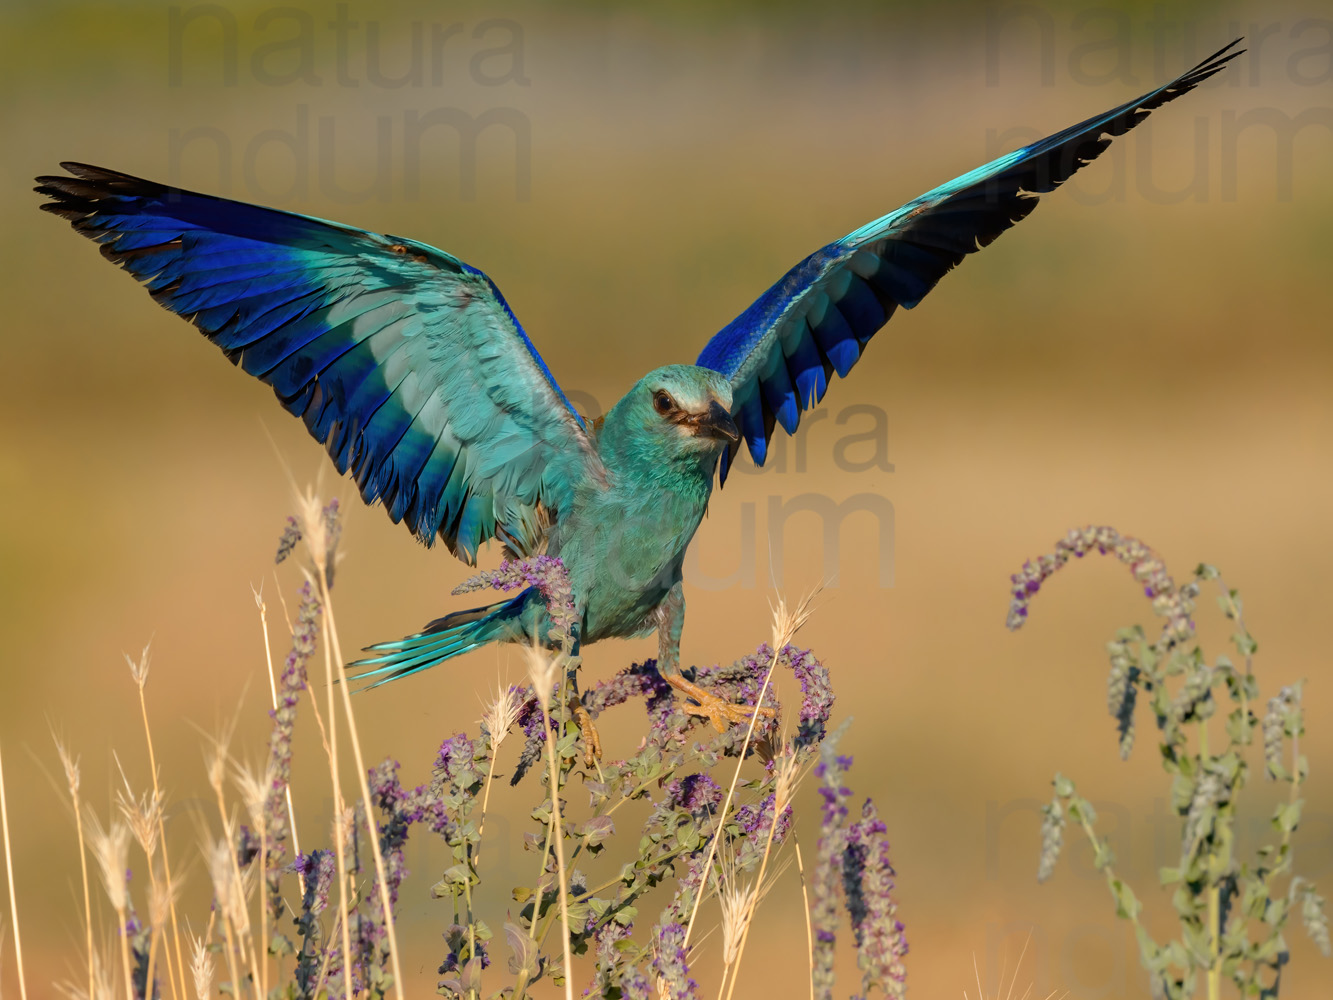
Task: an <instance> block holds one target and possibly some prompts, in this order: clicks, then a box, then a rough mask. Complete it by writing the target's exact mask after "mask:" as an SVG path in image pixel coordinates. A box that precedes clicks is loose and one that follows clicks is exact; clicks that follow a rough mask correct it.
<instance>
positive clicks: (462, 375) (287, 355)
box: [36, 38, 1244, 729]
mask: <svg viewBox="0 0 1333 1000" xmlns="http://www.w3.org/2000/svg"><path fill="white" fill-rule="evenodd" d="M1241 41H1242V39H1239V38H1238V39H1236V40H1235V41H1233V42H1232V43H1231V44H1230V45H1227V46H1225V47H1224V48H1222V49H1220V50H1218V51H1217V52H1215V53H1214V54H1213V55H1211V56H1209V57H1208V58H1207V59H1205V60H1203V61H1202V62H1200V63H1199V64H1198V65H1196V66H1195V67H1193V68H1192V69H1190V70H1188V71H1187V72H1185V73H1183V74H1181V75H1180V76H1178V77H1176V78H1175V79H1174V80H1172V81H1171V82H1169V83H1167V84H1165V85H1163V86H1161V87H1158V88H1157V89H1155V90H1151V91H1149V92H1148V93H1146V94H1144V95H1143V96H1141V97H1139V98H1137V99H1136V100H1132V101H1129V102H1127V103H1125V104H1121V105H1120V106H1118V107H1116V108H1112V109H1111V110H1109V111H1107V112H1105V113H1103V114H1100V115H1097V116H1095V117H1092V118H1089V119H1087V120H1086V121H1083V122H1080V123H1079V124H1076V125H1073V126H1070V127H1069V128H1066V129H1064V130H1062V131H1059V132H1056V133H1054V134H1053V135H1050V136H1048V137H1047V138H1044V139H1041V140H1039V141H1037V142H1033V143H1031V144H1029V145H1026V146H1023V147H1022V148H1020V149H1017V150H1015V151H1013V152H1010V153H1007V154H1005V155H1002V156H1000V157H998V158H997V159H994V160H992V161H991V162H989V163H987V164H985V165H984V166H981V167H978V168H976V169H974V170H971V171H969V172H968V173H965V174H962V175H961V176H959V177H956V178H954V179H953V180H951V181H948V182H947V183H945V184H942V185H940V186H939V187H936V188H934V189H932V190H930V191H928V192H926V193H925V194H923V195H921V196H919V197H917V198H914V199H912V200H911V201H908V202H907V203H906V204H904V205H903V206H902V207H901V208H898V209H896V210H894V211H892V212H890V213H888V214H887V215H884V216H881V217H880V218H877V219H875V220H874V221H872V222H870V223H868V224H866V225H864V226H862V227H861V228H859V229H857V230H855V231H854V232H851V233H849V234H847V235H846V236H844V237H842V238H841V239H837V240H834V241H833V242H831V243H829V244H827V245H826V246H823V247H821V248H820V249H818V250H816V251H815V252H814V253H812V254H810V255H809V256H808V257H806V258H804V259H803V260H801V261H800V262H799V263H798V264H796V265H795V266H794V267H793V268H791V270H789V271H788V272H787V273H786V274H785V275H783V276H782V278H781V279H780V280H778V281H777V283H775V284H774V285H773V286H772V287H770V288H769V289H768V290H767V291H765V292H764V293H763V294H762V295H760V296H759V298H758V299H757V300H756V301H755V302H754V303H753V304H751V305H750V306H749V307H748V308H747V309H745V310H744V311H743V312H742V313H741V314H740V315H739V316H737V317H736V318H735V319H734V320H732V321H731V322H730V323H728V324H727V325H726V326H725V327H723V329H722V330H721V331H720V332H718V333H717V334H716V335H715V336H713V337H712V338H711V339H710V340H709V341H708V342H707V343H706V345H705V346H704V348H703V351H702V353H700V354H699V356H698V358H697V360H696V361H695V363H694V364H693V365H686V364H669V365H666V366H664V367H660V368H657V369H655V370H653V371H651V372H649V373H648V374H646V375H645V376H643V377H642V378H641V379H639V380H638V381H637V382H635V383H634V385H633V386H632V387H631V388H630V389H629V391H628V392H626V393H625V395H624V396H623V397H622V398H621V399H620V400H619V401H618V402H616V404H615V405H614V406H612V407H611V408H610V410H609V411H607V413H606V414H605V416H604V417H603V418H601V419H599V420H596V421H594V420H590V419H586V418H585V417H584V416H583V415H581V414H580V413H579V412H578V411H577V410H576V409H575V407H574V406H573V405H572V404H571V403H570V401H569V399H568V398H567V397H566V395H565V394H564V392H563V391H562V390H561V388H560V386H559V384H558V383H557V382H556V379H555V377H554V376H553V375H552V373H551V371H550V370H549V369H548V368H547V366H546V364H545V362H543V360H542V358H541V356H540V355H539V354H538V353H537V349H536V347H535V346H534V345H533V342H532V341H531V340H530V339H529V337H528V335H527V333H526V332H525V331H524V329H523V327H522V326H521V325H520V324H519V321H518V319H517V318H516V317H515V316H514V313H513V312H512V310H511V309H510V307H509V305H508V303H507V302H506V301H505V298H504V296H503V295H501V293H500V290H499V288H498V287H497V286H496V284H495V283H494V282H493V281H492V280H491V278H490V277H488V276H487V275H486V274H485V273H483V272H482V271H480V270H478V269H477V268H475V267H473V266H471V265H469V264H467V263H465V262H464V261H462V260H461V259H459V258H458V257H455V256H453V255H452V254H450V253H447V252H445V251H443V250H438V249H436V248H434V247H432V246H428V245H427V244H425V243H420V242H417V241H415V240H412V239H408V238H405V237H401V236H393V235H387V234H380V233H375V232H369V231H365V230H362V229H358V228H355V227H353V226H349V225H344V224H341V223H337V222H330V221H325V220H321V219H316V218H312V217H309V216H303V215H297V214H292V213H289V212H284V211H278V210H275V209H270V208H264V207H260V206H257V205H251V204H246V203H242V202H237V201H231V200H227V199H223V198H219V197H214V196H210V195H207V194H199V193H195V192H192V191H187V190H183V189H180V188H177V187H171V186H167V185H164V184H159V183H155V182H153V181H149V180H143V179H141V178H138V177H133V176H130V175H128V174H124V173H118V172H116V171H113V170H108V169H104V168H101V167H95V166H89V165H87V164H82V163H69V162H67V163H62V164H61V167H62V168H63V169H64V170H65V174H63V175H54V176H42V177H39V178H37V185H38V186H37V187H36V191H37V192H38V193H39V194H41V195H43V196H44V197H45V198H46V199H47V200H46V201H45V202H44V203H43V204H42V205H41V207H42V208H43V209H44V210H46V211H48V212H51V213H54V214H55V215H57V216H60V217H63V218H64V219H67V220H68V221H69V222H70V223H71V224H72V225H73V227H74V229H75V230H76V231H77V232H79V233H81V234H82V235H84V236H86V237H88V238H89V239H91V240H94V241H96V242H97V243H98V244H100V249H101V252H102V255H103V256H105V257H106V258H107V259H108V260H110V261H112V262H114V263H116V264H119V265H120V266H121V267H122V268H124V269H125V270H127V271H128V272H129V273H130V274H131V275H132V276H133V277H135V278H136V279H138V280H139V281H140V282H142V283H143V285H144V286H145V287H146V289H147V290H148V292H149V294H150V295H151V296H152V297H153V299H154V300H155V301H156V302H157V303H158V305H160V306H162V307H164V308H166V309H168V310H170V311H171V312H173V313H176V314H177V315H179V316H181V317H183V318H185V319H186V320H188V321H189V322H191V323H193V324H194V326H196V327H198V329H199V330H200V331H201V332H202V333H203V334H204V335H205V336H206V337H207V338H208V339H209V340H211V341H212V342H213V343H214V344H216V345H217V346H218V347H219V348H221V349H222V351H223V353H224V354H225V355H226V357H227V358H228V359H229V360H230V361H231V362H232V363H233V364H235V365H237V366H239V367H240V368H241V369H243V370H244V371H245V372H247V373H249V374H250V375H253V376H255V377H256V378H259V379H261V380H262V381H264V382H265V383H267V384H268V385H270V386H271V387H272V388H273V391H274V393H275V394H276V396H277V398H278V401H279V402H280V403H281V404H282V405H283V407H285V408H286V409H287V410H288V411H289V412H291V413H293V414H295V415H297V416H299V417H300V418H301V419H302V420H303V421H304V422H305V425H306V427H307V429H308V430H309V432H310V434H311V435H312V436H313V437H314V438H315V439H316V440H317V441H319V442H320V443H321V444H323V445H324V446H325V448H326V449H327V451H328V454H329V455H330V457H331V458H332V460H333V463H334V465H335V466H336V467H337V469H338V471H339V473H342V474H347V473H350V474H351V476H352V477H353V479H354V480H355V482H356V484H357V485H358V487H359V490H360V494H361V497H362V499H363V500H365V502H366V503H368V504H374V503H379V504H380V505H382V506H383V507H384V509H385V511H387V513H388V515H389V517H390V518H391V519H392V520H393V521H394V522H395V523H402V524H404V525H406V526H407V527H408V528H409V529H410V531H411V532H412V533H413V535H415V536H416V538H417V539H419V540H420V541H421V542H423V543H425V544H426V545H428V546H429V545H431V544H432V543H434V542H435V541H436V540H439V541H442V542H443V543H444V545H445V546H446V547H447V548H448V549H449V551H450V552H452V553H453V554H454V555H455V556H457V557H458V558H460V559H461V560H463V561H464V562H466V563H468V564H473V565H475V563H476V560H477V556H478V550H479V548H480V546H481V545H483V544H484V543H486V542H488V541H491V540H495V541H497V542H498V543H499V544H500V545H501V546H503V549H504V552H505V555H506V556H507V557H510V558H513V559H527V558H531V557H534V556H538V555H541V554H545V555H548V556H552V557H558V558H559V559H560V560H561V562H562V563H563V566H564V568H565V571H566V572H567V574H568V578H569V585H570V589H571V593H572V597H573V602H574V611H575V617H576V620H577V636H576V649H575V651H576V652H578V651H580V650H581V648H582V646H584V645H588V644H590V643H593V642H597V641H598V640H600V639H604V638H609V637H640V636H647V635H650V634H652V633H653V632H656V633H657V637H658V658H657V670H658V671H659V673H660V674H661V675H662V677H663V678H665V679H666V680H667V681H668V682H669V683H670V684H671V685H672V686H673V687H674V688H676V689H677V690H678V691H679V692H680V696H681V697H682V698H683V699H684V702H685V707H686V709H687V710H688V711H690V712H693V713H695V714H697V715H701V716H704V717H706V718H707V719H709V720H710V721H711V722H712V723H713V724H714V725H715V726H717V727H718V728H719V729H723V728H725V727H726V726H728V725H731V724H734V723H736V722H738V721H743V720H745V719H748V718H750V717H751V714H752V712H753V711H754V709H753V707H752V706H746V705H737V704H733V703H731V702H729V701H727V700H725V699H723V698H720V697H719V696H718V695H716V694H714V693H712V692H710V691H708V690H706V689H704V688H702V687H700V686H698V685H697V684H695V683H693V682H692V681H691V680H690V679H689V678H688V677H687V676H686V675H685V672H683V671H682V669H681V667H680V641H681V633H682V628H683V625H684V617H685V596H684V591H683V586H682V564H683V560H684V556H685V552H686V548H687V547H688V546H689V544H690V541H691V539H692V538H693V537H694V534H695V531H696V529H697V528H698V527H699V524H700V522H701V520H702V518H703V517H704V514H705V512H706V510H707V508H708V504H709V501H710V498H711V496H712V492H713V486H714V482H715V481H716V483H717V484H718V487H719V488H721V487H722V485H723V484H725V482H726V478H727V474H728V471H729V470H730V469H731V468H732V466H733V465H734V464H735V462H736V461H737V460H738V456H739V454H740V449H741V446H742V444H743V445H744V446H745V449H746V450H747V451H748V453H749V456H750V459H751V460H752V461H753V462H754V463H755V464H756V465H760V466H761V465H763V464H764V461H765V457H766V455H767V454H768V450H769V447H770V444H771V442H772V441H773V439H774V437H775V435H776V433H777V430H778V429H779V428H780V429H781V430H782V431H783V432H785V433H787V434H792V433H794V432H795V431H796V429H797V426H798V425H799V423H800V419H801V414H802V412H804V411H807V410H809V409H810V408H812V407H813V406H815V405H817V404H818V403H819V402H820V401H821V400H822V399H823V398H824V394H825V392H826V390H827V389H828V388H829V385H830V384H831V382H832V380H833V377H834V376H835V375H836V376H837V377H838V378H845V377H846V376H847V375H848V374H849V373H850V372H851V370H852V368H853V367H854V366H855V365H856V363H857V361H858V360H859V359H860V357H861V354H862V352H863V351H864V350H865V348H866V346H867V345H868V344H869V342H870V340H871V339H872V338H873V337H874V335H875V333H876V332H878V331H879V330H880V329H881V328H882V327H883V326H884V325H885V323H887V322H888V320H889V319H890V318H891V317H892V316H893V315H894V313H895V312H896V311H897V310H898V309H899V308H900V307H901V308H903V309H911V308H913V307H914V306H916V305H917V304H918V303H920V302H921V301H922V299H923V298H925V296H926V295H927V294H928V293H929V292H930V291H931V289H933V288H934V287H935V285H936V283H937V282H938V281H939V280H940V279H941V278H942V277H943V276H944V275H945V274H946V273H947V272H948V271H950V270H952V269H953V268H954V267H955V266H956V265H957V264H959V263H960V262H961V261H962V260H963V259H964V257H966V256H967V255H968V254H971V253H973V252H975V251H977V250H980V249H982V248H983V247H986V246H988V245H989V244H990V243H991V242H993V241H994V240H995V239H996V238H997V237H998V236H999V235H1000V234H1001V233H1003V232H1004V231H1006V230H1008V229H1009V228H1010V227H1012V226H1013V225H1015V224H1016V223H1018V222H1020V221H1021V220H1022V219H1024V218H1026V217H1027V215H1028V214H1029V213H1031V212H1032V210H1033V209H1034V208H1035V207H1036V205H1037V200H1038V196H1039V195H1042V194H1046V193H1048V192H1050V191H1052V190H1054V189H1055V188H1056V187H1057V186H1059V185H1060V184H1061V183H1062V182H1064V181H1065V180H1067V179H1068V178H1069V177H1070V176H1071V175H1072V174H1073V173H1074V172H1075V171H1077V170H1079V169H1080V168H1081V167H1083V166H1084V165H1086V164H1087V163H1089V162H1090V161H1092V160H1093V159H1095V158H1096V157H1097V156H1098V155H1099V154H1100V153H1102V151H1103V150H1105V149H1106V148H1107V146H1108V145H1109V144H1110V142H1111V140H1112V138H1113V137H1116V136H1120V135H1122V134H1124V133H1125V132H1127V131H1129V130H1130V129H1132V128H1134V127H1135V126H1136V125H1138V124H1139V123H1140V122H1142V121H1143V120H1144V119H1145V118H1146V117H1147V116H1148V115H1149V114H1150V113H1151V112H1153V111H1155V110H1156V109H1158V108H1160V107H1162V106H1163V105H1165V104H1167V103H1169V102H1170V101H1173V100H1175V99H1176V98H1178V97H1180V96H1182V95H1183V94H1186V93H1188V92H1189V91H1191V90H1193V89H1194V88H1195V87H1197V86H1198V85H1199V84H1200V83H1202V82H1203V81H1204V80H1207V79H1208V78H1210V77H1212V76H1213V75H1214V74H1216V73H1218V72H1219V71H1220V70H1222V69H1223V67H1224V66H1225V65H1226V64H1227V63H1228V62H1230V61H1231V60H1232V59H1234V58H1235V57H1236V56H1238V55H1240V54H1241V52H1243V51H1244V50H1238V49H1237V48H1236V46H1237V45H1239V44H1240V42H1241ZM551 631H552V623H551V618H550V614H549V612H548V610H547V609H546V606H545V604H544V602H543V600H542V597H541V594H540V593H539V591H538V590H537V589H536V588H535V587H530V588H528V589H525V590H522V591H521V592H519V593H518V594H517V595H515V596H513V597H509V598H507V599H505V600H502V601H499V602H498V603H494V604H490V605H487V606H485V607H481V608H472V609H468V610H465V611H457V612H454V613H452V614H447V615H445V616H444V617H442V618H440V619H437V620H436V621H434V622H432V623H431V624H430V625H428V626H427V627H426V628H424V629H423V630H422V631H421V632H418V633H415V634H413V635H410V636H408V637H406V638H404V639H401V640H398V641H396V642H388V643H380V644H377V645H375V646H371V647H368V651H370V652H373V653H375V654H377V655H375V656H372V657H369V658H367V659H365V660H362V661H359V662H358V663H357V664H354V666H356V667H358V673H357V676H358V677H360V678H361V679H363V680H365V681H366V682H367V684H368V686H378V685H380V684H384V683H386V682H388V681H391V680H397V679H400V678H403V677H407V676H410V675H413V674H417V673H420V672H422V671H424V670H426V669H427V668H430V667H433V666H435V665H437V664H439V663H441V662H443V661H445V660H448V659H451V658H453V657H455V656H458V655H460V654H462V653H465V652H467V651H469V650H473V649H476V648H478V647H479V646H483V645H486V644H488V643H492V642H538V643H540V642H543V641H546V640H548V639H549V636H550V633H551Z"/></svg>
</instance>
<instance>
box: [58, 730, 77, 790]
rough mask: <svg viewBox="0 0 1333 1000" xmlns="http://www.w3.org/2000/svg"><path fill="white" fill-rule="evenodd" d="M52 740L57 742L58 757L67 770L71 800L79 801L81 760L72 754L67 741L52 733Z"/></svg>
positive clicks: (67, 782)
mask: <svg viewBox="0 0 1333 1000" xmlns="http://www.w3.org/2000/svg"><path fill="white" fill-rule="evenodd" d="M51 739H52V740H54V741H55V745H56V755H57V756H58V757H59V758H60V766H61V767H63V768H64V769H65V783H66V784H67V785H69V796H70V798H72V799H74V800H75V801H78V797H79V781H80V774H79V758H78V757H75V756H74V755H73V754H72V753H70V749H69V747H68V746H67V745H66V744H65V741H64V740H63V739H61V738H60V737H59V736H57V735H56V734H55V731H54V730H52V732H51Z"/></svg>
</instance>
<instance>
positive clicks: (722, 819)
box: [681, 643, 783, 949]
mask: <svg viewBox="0 0 1333 1000" xmlns="http://www.w3.org/2000/svg"><path fill="white" fill-rule="evenodd" d="M782 648H783V647H782V644H778V643H775V644H774V649H773V658H772V659H771V660H770V661H769V664H768V672H767V673H765V674H764V683H763V685H762V686H761V687H760V688H759V697H757V698H756V699H755V701H754V711H753V712H751V713H750V728H749V729H747V730H746V731H745V741H744V742H743V743H742V744H741V752H740V755H739V756H738V757H737V758H736V770H735V772H734V773H733V774H732V776H731V784H730V786H728V788H727V797H726V799H725V801H723V803H722V809H721V811H720V812H719V813H718V815H717V826H716V827H715V828H714V830H713V836H711V837H710V838H709V839H708V856H707V857H706V858H705V859H704V866H703V872H702V874H701V875H700V876H699V888H698V889H697V890H696V891H695V896H694V907H693V908H692V909H691V910H690V920H689V923H687V924H686V925H685V940H684V941H683V942H682V944H681V947H682V948H686V949H688V948H689V946H690V932H691V931H693V930H694V921H695V919H696V918H697V917H698V916H699V904H700V903H702V902H703V899H704V896H705V895H706V894H707V892H708V876H709V875H710V874H712V870H713V858H715V857H716V856H717V842H718V840H719V839H720V838H721V836H722V830H723V826H724V824H725V823H726V821H727V810H729V809H730V808H731V802H732V799H733V798H735V796H736V786H737V785H738V784H739V783H740V780H741V767H742V766H743V765H744V764H745V755H746V753H748V752H749V749H750V741H751V740H753V739H754V730H755V727H756V726H757V725H758V724H759V709H760V707H761V706H762V705H763V704H764V696H765V695H767V694H768V685H769V684H770V683H771V682H772V680H773V671H774V670H776V669H777V666H778V657H779V656H781V655H782Z"/></svg>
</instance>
